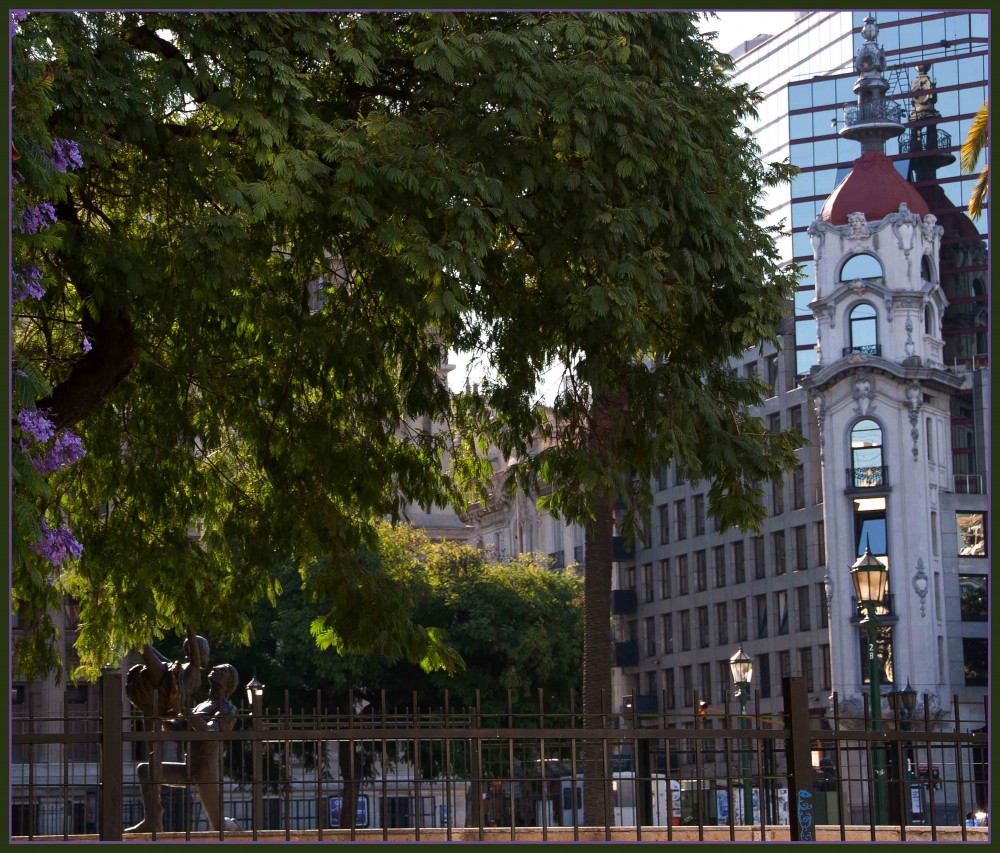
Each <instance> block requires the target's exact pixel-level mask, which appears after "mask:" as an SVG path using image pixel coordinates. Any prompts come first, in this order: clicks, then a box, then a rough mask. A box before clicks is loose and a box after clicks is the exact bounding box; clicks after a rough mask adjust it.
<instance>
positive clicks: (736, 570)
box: [733, 539, 747, 583]
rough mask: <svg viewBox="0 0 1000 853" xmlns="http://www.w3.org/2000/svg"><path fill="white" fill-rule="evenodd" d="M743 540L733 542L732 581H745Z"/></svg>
mask: <svg viewBox="0 0 1000 853" xmlns="http://www.w3.org/2000/svg"><path fill="white" fill-rule="evenodd" d="M744 551H745V549H744V547H743V540H742V539H741V540H740V541H739V542H734V543H733V583H745V582H746V579H747V565H746V555H745V554H744Z"/></svg>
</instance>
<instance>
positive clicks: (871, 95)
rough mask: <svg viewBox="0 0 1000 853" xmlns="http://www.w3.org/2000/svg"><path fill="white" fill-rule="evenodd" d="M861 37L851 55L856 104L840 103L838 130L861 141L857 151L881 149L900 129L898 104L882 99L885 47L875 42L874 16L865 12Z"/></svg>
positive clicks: (883, 149)
mask: <svg viewBox="0 0 1000 853" xmlns="http://www.w3.org/2000/svg"><path fill="white" fill-rule="evenodd" d="M861 35H862V36H863V37H864V42H862V44H861V47H859V48H858V52H857V53H856V54H855V56H854V70H855V71H857V73H858V79H857V82H855V84H854V92H855V94H857V96H858V102H857V104H856V105H849V106H845V107H844V126H843V127H842V128H841V129H840V131H839V134H840V136H843V137H844V138H846V139H853V140H855V141H856V142H860V143H861V151H862V153H864V152H865V151H878V152H881V153H884V152H885V141H886V140H887V139H892V138H893V137H895V136H899V135H900V134H902V133H903V122H902V114H903V111H902V108H901V107H900V106H899V104H897V103H896V102H895V101H889V100H886V97H885V94H886V92H888V91H889V81H888V80H886V79H885V76H884V72H885V51H884V50H883V49H882V46H881V45H879V44H877V43H876V41H875V39H876V38H878V24H877V23H876V22H875V18H874V17H873V16H872V15H871V14H868V15H867V16H865V22H864V26H863V27H862V28H861Z"/></svg>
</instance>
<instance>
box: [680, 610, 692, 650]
mask: <svg viewBox="0 0 1000 853" xmlns="http://www.w3.org/2000/svg"><path fill="white" fill-rule="evenodd" d="M681 651H682V652H689V651H691V611H690V610H682V611H681Z"/></svg>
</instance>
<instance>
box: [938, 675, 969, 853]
mask: <svg viewBox="0 0 1000 853" xmlns="http://www.w3.org/2000/svg"><path fill="white" fill-rule="evenodd" d="M952 708H953V709H954V713H955V729H954V731H955V734H959V733H960V732H961V728H962V712H961V710H960V706H959V704H958V694H957V693H956V694H955V695H954V696H953V697H952ZM942 763H943V762H942ZM942 769H944V768H943V767H942ZM928 775H931V774H930V768H929V767H928ZM955 780H956V782H957V784H958V820H959V823H961V825H962V841H968V839H969V830H968V827H967V825H966V822H965V815H966V811H965V774H964V773H963V772H962V742H961V741H960V740H956V741H955ZM930 781H931V782H933V779H932V780H930Z"/></svg>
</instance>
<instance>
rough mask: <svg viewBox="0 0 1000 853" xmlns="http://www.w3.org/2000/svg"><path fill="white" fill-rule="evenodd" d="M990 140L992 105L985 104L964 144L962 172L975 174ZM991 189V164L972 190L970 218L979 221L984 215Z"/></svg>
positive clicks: (980, 175) (986, 166)
mask: <svg viewBox="0 0 1000 853" xmlns="http://www.w3.org/2000/svg"><path fill="white" fill-rule="evenodd" d="M989 140H990V105H989V103H985V104H983V105H982V106H981V107H980V108H979V111H978V112H977V113H976V116H975V118H974V119H973V120H972V124H971V125H970V126H969V133H968V135H967V136H966V137H965V142H964V143H962V171H963V172H974V171H975V170H976V166H978V165H979V158H980V157H981V156H982V153H983V151H985V150H986V146H987V145H988V144H989ZM989 189H990V164H989V163H987V164H986V165H984V166H983V168H982V171H981V172H980V173H979V180H977V181H976V185H975V187H973V189H972V196H971V197H970V198H969V216H971V217H972V218H973V219H978V218H979V217H980V216H982V214H983V202H985V201H986V197H987V195H988V194H989Z"/></svg>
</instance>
